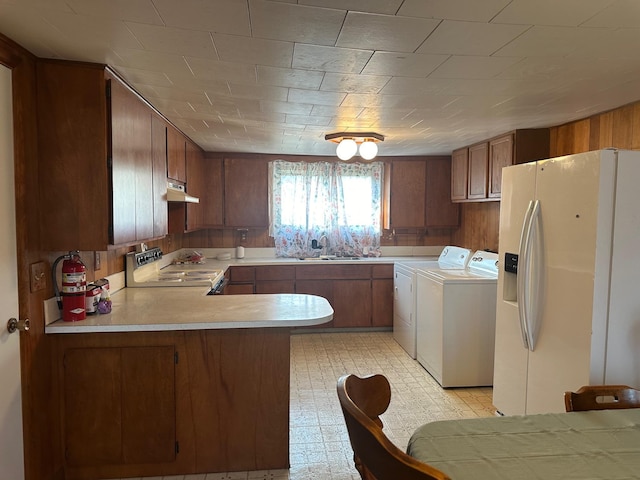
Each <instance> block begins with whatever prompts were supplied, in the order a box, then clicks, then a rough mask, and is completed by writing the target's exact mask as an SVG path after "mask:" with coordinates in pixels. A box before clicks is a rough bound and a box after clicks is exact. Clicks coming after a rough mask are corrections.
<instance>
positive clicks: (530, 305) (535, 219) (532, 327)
mask: <svg viewBox="0 0 640 480" xmlns="http://www.w3.org/2000/svg"><path fill="white" fill-rule="evenodd" d="M539 222H540V200H535V201H534V202H533V208H532V210H531V219H530V224H531V227H530V230H529V232H528V234H529V241H528V243H527V249H528V251H527V254H526V257H527V258H526V262H527V277H526V278H525V284H526V286H525V289H526V299H527V305H526V308H527V317H526V323H527V343H528V345H529V350H530V351H532V352H533V350H534V349H535V347H536V340H537V333H538V308H539V305H538V302H537V295H536V298H534V299H533V302H532V298H531V281H533V285H534V288H535V289H536V292H537V289H538V287H539V283H540V278H539V275H540V272H539V271H538V269H537V268H535V267H533V265H532V261H533V260H534V257H532V256H531V252H532V250H533V248H534V247H535V248H536V249H537V248H538V247H539V246H538V245H536V241H535V240H536V238H537V237H536V235H535V232H536V227H537V228H538V229H539V228H540V226H539ZM538 255H539V253H538ZM532 267H533V268H532Z"/></svg>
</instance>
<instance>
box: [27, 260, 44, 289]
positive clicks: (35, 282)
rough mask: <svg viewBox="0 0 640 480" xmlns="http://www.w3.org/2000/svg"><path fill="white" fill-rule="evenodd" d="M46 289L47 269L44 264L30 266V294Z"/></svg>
mask: <svg viewBox="0 0 640 480" xmlns="http://www.w3.org/2000/svg"><path fill="white" fill-rule="evenodd" d="M45 288H47V269H46V266H45V263H44V262H38V263H32V264H31V292H32V293H33V292H38V291H40V290H44V289H45Z"/></svg>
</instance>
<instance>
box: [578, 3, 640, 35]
mask: <svg viewBox="0 0 640 480" xmlns="http://www.w3.org/2000/svg"><path fill="white" fill-rule="evenodd" d="M607 3H610V4H609V5H608V6H607V7H605V8H604V9H603V10H602V11H601V12H599V13H597V14H596V15H594V16H593V17H592V18H591V19H589V20H587V21H586V22H584V24H583V26H585V27H612V28H621V27H622V28H638V26H639V25H640V4H639V3H638V2H637V1H636V0H615V1H613V2H607Z"/></svg>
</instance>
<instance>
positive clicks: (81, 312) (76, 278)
mask: <svg viewBox="0 0 640 480" xmlns="http://www.w3.org/2000/svg"><path fill="white" fill-rule="evenodd" d="M61 260H64V262H62V292H60V290H59V289H58V282H57V280H56V278H55V276H56V268H57V266H58V263H59V262H60V261H61ZM52 270H53V271H52V275H53V277H54V278H53V285H54V290H55V294H56V298H57V300H58V308H60V309H61V310H62V320H64V321H65V322H75V321H78V320H84V319H85V318H87V312H86V309H85V308H86V307H85V295H86V291H87V267H85V265H84V263H82V260H80V252H78V251H73V252H69V253H68V254H67V255H61V256H60V257H58V258H57V259H56V261H55V262H53V269H52ZM61 294H62V295H61ZM61 296H62V298H61Z"/></svg>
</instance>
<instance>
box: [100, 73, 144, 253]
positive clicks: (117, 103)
mask: <svg viewBox="0 0 640 480" xmlns="http://www.w3.org/2000/svg"><path fill="white" fill-rule="evenodd" d="M108 81H109V84H110V91H111V96H110V102H111V119H110V122H109V126H110V129H111V180H112V189H113V192H112V222H113V243H114V244H116V245H117V244H122V243H127V242H134V241H136V240H145V239H148V238H153V223H154V222H153V206H154V201H153V173H152V172H153V161H152V153H151V152H152V149H151V111H150V109H149V108H148V107H147V106H146V105H145V104H144V103H142V101H141V100H140V99H139V98H138V97H137V96H136V95H135V94H134V93H133V92H132V91H131V90H129V89H128V88H127V87H126V86H125V85H123V84H122V83H120V82H119V81H118V80H116V79H115V78H110V79H109V80H108Z"/></svg>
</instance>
